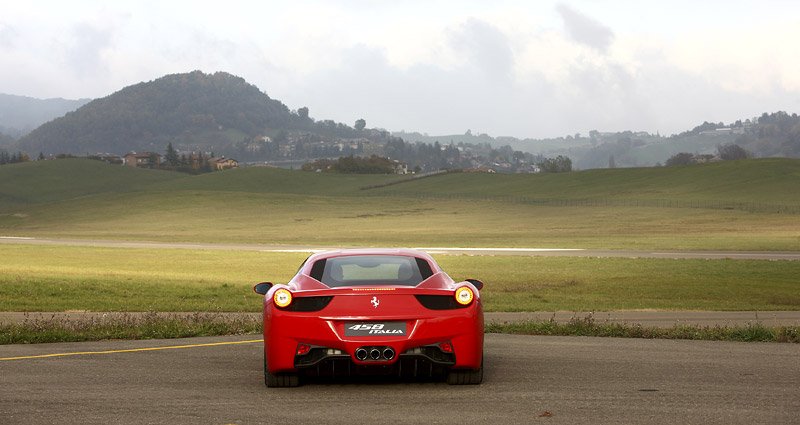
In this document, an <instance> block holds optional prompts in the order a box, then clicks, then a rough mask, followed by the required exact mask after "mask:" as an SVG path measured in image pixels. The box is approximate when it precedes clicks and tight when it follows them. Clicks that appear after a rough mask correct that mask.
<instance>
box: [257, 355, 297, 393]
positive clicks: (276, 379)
mask: <svg viewBox="0 0 800 425" xmlns="http://www.w3.org/2000/svg"><path fill="white" fill-rule="evenodd" d="M264 385H266V386H267V387H268V388H286V387H296V386H299V385H300V377H299V376H297V374H296V373H270V371H269V369H267V355H266V353H265V354H264Z"/></svg>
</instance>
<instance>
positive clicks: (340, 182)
mask: <svg viewBox="0 0 800 425" xmlns="http://www.w3.org/2000/svg"><path fill="white" fill-rule="evenodd" d="M403 179H406V177H402V176H398V175H375V174H371V175H366V174H364V175H357V174H333V173H311V172H305V171H294V170H286V169H282V168H272V167H249V168H239V169H233V170H228V171H225V172H222V173H210V174H201V175H197V176H188V177H186V178H182V179H176V180H173V181H170V182H168V183H165V184H162V185H157V186H153V188H154V189H158V190H169V191H181V190H193V191H194V190H203V191H214V192H232V193H235V192H249V193H285V194H297V195H322V196H334V195H358V194H360V191H359V188H361V187H363V186H367V185H379V184H385V183H389V182H394V181H398V180H403Z"/></svg>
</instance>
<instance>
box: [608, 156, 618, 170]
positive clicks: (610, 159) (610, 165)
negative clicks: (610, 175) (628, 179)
mask: <svg viewBox="0 0 800 425" xmlns="http://www.w3.org/2000/svg"><path fill="white" fill-rule="evenodd" d="M608 168H617V163H616V161H614V155H611V156H609V157H608Z"/></svg>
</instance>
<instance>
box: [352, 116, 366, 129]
mask: <svg viewBox="0 0 800 425" xmlns="http://www.w3.org/2000/svg"><path fill="white" fill-rule="evenodd" d="M366 126H367V122H366V121H365V120H364V118H359V119H357V120H356V125H355V126H354V127H355V129H356V130H357V131H361V130H363V129H364V127H366Z"/></svg>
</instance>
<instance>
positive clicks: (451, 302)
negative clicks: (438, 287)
mask: <svg viewBox="0 0 800 425" xmlns="http://www.w3.org/2000/svg"><path fill="white" fill-rule="evenodd" d="M414 296H415V297H417V301H419V303H420V304H422V306H423V307H425V308H429V309H431V310H454V309H457V308H466V307H467V306H466V305H462V304H459V303H458V302H456V298H455V297H454V296H453V295H414Z"/></svg>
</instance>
